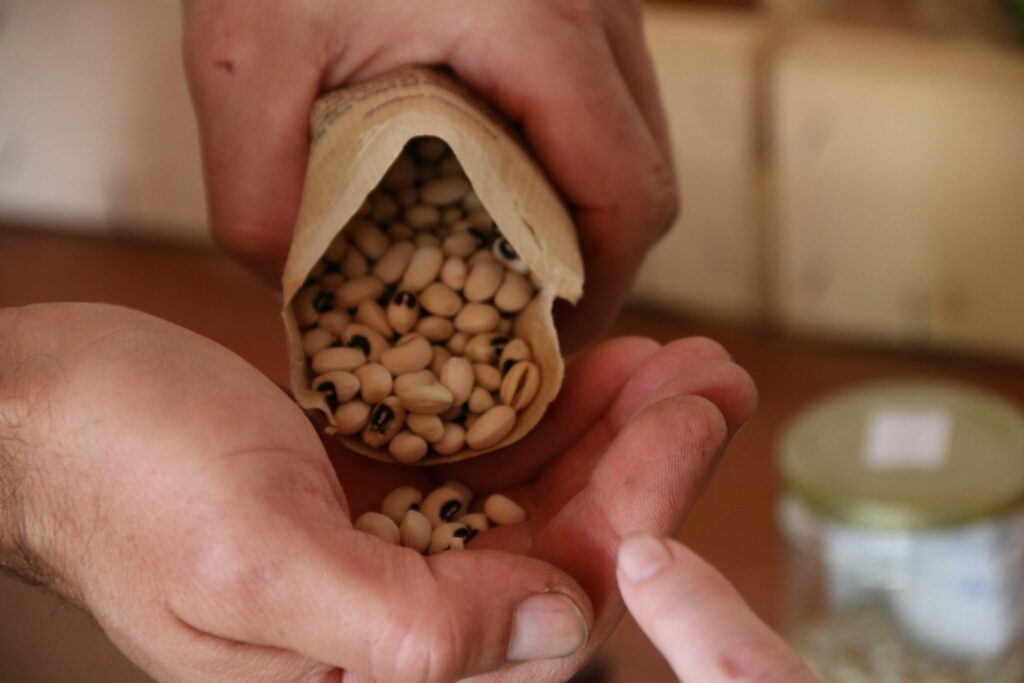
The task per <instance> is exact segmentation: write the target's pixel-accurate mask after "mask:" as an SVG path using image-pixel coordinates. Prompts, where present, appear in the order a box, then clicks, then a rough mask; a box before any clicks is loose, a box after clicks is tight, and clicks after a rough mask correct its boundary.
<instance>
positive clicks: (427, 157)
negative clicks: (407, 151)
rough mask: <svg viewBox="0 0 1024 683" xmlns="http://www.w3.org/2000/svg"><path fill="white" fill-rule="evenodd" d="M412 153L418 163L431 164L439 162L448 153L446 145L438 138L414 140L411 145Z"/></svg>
mask: <svg viewBox="0 0 1024 683" xmlns="http://www.w3.org/2000/svg"><path fill="white" fill-rule="evenodd" d="M412 153H413V156H415V157H416V159H418V160H419V161H426V162H429V163H431V164H433V163H437V162H438V161H440V160H441V158H442V157H443V156H444V155H445V154H447V153H448V144H447V143H446V142H445V141H444V140H442V139H440V138H433V137H422V138H416V139H415V140H414V141H413V143H412ZM419 165H422V164H419Z"/></svg>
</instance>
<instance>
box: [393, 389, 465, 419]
mask: <svg viewBox="0 0 1024 683" xmlns="http://www.w3.org/2000/svg"><path fill="white" fill-rule="evenodd" d="M395 395H396V396H397V397H398V398H399V400H400V401H401V402H402V406H403V407H404V408H405V409H406V410H407V411H409V412H411V413H419V414H421V415H439V414H440V413H443V412H444V411H446V410H448V409H449V408H451V407H452V393H451V392H450V391H448V389H446V388H445V387H444V385H443V384H441V383H439V382H434V383H433V384H414V385H412V386H410V387H403V390H402V391H400V392H396V393H395Z"/></svg>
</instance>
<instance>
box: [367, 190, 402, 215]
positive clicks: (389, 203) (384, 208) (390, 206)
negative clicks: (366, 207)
mask: <svg viewBox="0 0 1024 683" xmlns="http://www.w3.org/2000/svg"><path fill="white" fill-rule="evenodd" d="M368 199H369V201H370V220H372V221H373V222H374V223H387V222H388V221H390V220H394V218H395V217H396V216H398V210H399V209H398V202H396V201H395V199H394V197H392V196H391V195H390V194H388V193H387V192H380V191H379V190H378V191H375V192H371V193H370V196H369V198H368Z"/></svg>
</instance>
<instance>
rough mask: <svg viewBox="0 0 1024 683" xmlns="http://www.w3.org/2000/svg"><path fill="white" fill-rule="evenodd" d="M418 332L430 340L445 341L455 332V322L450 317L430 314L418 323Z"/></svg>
mask: <svg viewBox="0 0 1024 683" xmlns="http://www.w3.org/2000/svg"><path fill="white" fill-rule="evenodd" d="M416 332H417V333H418V334H422V335H423V336H424V337H426V338H427V340H428V341H431V342H434V343H443V342H446V341H448V340H449V339H450V338H451V336H452V335H453V334H455V323H453V322H452V321H451V320H449V319H448V318H442V317H440V316H437V315H428V316H426V317H424V318H420V321H419V322H418V323H416Z"/></svg>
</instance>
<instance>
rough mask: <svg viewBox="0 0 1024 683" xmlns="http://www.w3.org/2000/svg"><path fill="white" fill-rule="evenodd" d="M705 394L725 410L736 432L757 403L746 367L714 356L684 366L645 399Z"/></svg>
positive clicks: (732, 431)
mask: <svg viewBox="0 0 1024 683" xmlns="http://www.w3.org/2000/svg"><path fill="white" fill-rule="evenodd" d="M685 395H693V396H700V397H702V398H706V399H707V400H709V401H711V402H712V403H714V404H715V405H716V406H717V407H718V409H719V410H721V411H722V415H723V417H725V422H726V424H727V425H728V426H729V433H730V434H732V433H735V432H736V430H738V429H739V428H740V427H741V426H742V425H743V423H744V422H746V421H747V420H749V419H750V416H751V415H753V414H754V409H755V408H756V407H757V387H755V386H754V380H753V379H752V378H751V377H750V375H749V374H748V373H747V371H746V370H744V369H743V368H741V367H740V366H738V365H736V364H735V363H731V362H729V361H720V360H711V361H704V362H700V363H696V364H694V365H692V366H690V367H688V368H686V369H685V370H682V371H680V372H678V373H676V375H675V376H674V377H672V378H671V379H670V380H669V381H667V382H665V383H664V384H662V385H661V386H660V387H658V388H657V389H656V390H655V391H654V392H653V393H652V394H651V395H650V396H649V397H648V398H647V400H646V401H645V404H649V403H655V402H657V401H660V400H661V399H663V398H668V397H670V396H685Z"/></svg>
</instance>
